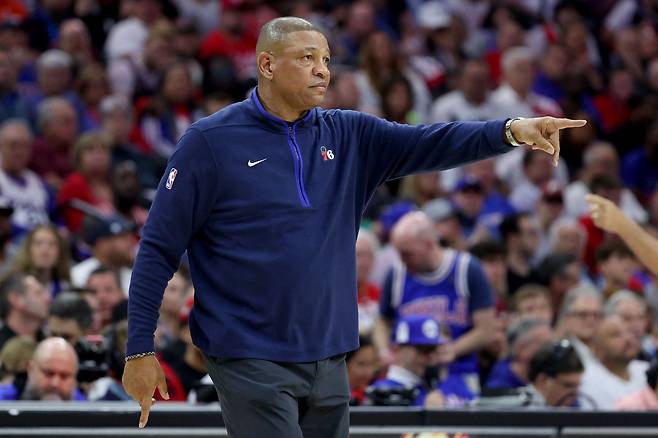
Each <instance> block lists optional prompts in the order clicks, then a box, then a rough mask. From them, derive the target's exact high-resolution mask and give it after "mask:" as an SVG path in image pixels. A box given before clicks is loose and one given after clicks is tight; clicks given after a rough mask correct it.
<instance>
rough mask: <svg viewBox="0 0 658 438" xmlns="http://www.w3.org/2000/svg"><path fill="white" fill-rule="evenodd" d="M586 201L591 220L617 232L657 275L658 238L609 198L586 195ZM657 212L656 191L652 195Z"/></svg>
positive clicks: (657, 196) (657, 194)
mask: <svg viewBox="0 0 658 438" xmlns="http://www.w3.org/2000/svg"><path fill="white" fill-rule="evenodd" d="M587 202H588V204H589V208H590V210H591V212H592V220H593V222H594V223H595V224H596V225H597V226H600V227H601V228H603V229H604V230H606V231H609V232H612V233H617V234H619V235H620V237H621V238H622V239H623V241H624V242H626V244H627V245H629V246H630V247H631V249H632V250H633V253H634V254H635V255H636V256H637V257H638V258H639V259H640V260H641V261H642V263H643V264H644V265H645V266H646V267H647V268H648V269H649V270H650V271H651V272H652V273H653V274H654V275H658V263H657V262H656V260H657V259H656V253H658V240H656V239H655V238H654V237H652V236H650V235H649V234H648V233H647V232H645V231H644V230H643V229H642V228H641V227H640V226H638V224H636V223H635V222H633V221H632V220H630V219H629V218H627V217H626V216H624V215H623V213H622V212H621V211H620V210H619V209H618V208H617V207H616V206H615V205H614V204H613V203H612V202H610V201H609V200H606V199H604V198H601V197H600V196H588V197H587ZM654 202H655V205H656V211H657V212H658V191H657V192H656V194H655V195H654Z"/></svg>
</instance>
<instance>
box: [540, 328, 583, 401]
mask: <svg viewBox="0 0 658 438" xmlns="http://www.w3.org/2000/svg"><path fill="white" fill-rule="evenodd" d="M528 379H529V380H530V383H531V386H530V388H531V394H533V396H534V397H533V398H532V405H534V406H573V405H574V403H576V397H577V394H578V388H579V386H580V385H581V382H582V379H583V364H582V363H581V361H580V359H579V358H578V354H577V353H576V350H575V349H574V347H573V345H571V343H570V342H569V341H568V340H564V339H563V340H561V341H557V342H553V343H548V344H546V345H544V346H543V347H542V348H540V349H539V350H538V351H537V352H536V353H535V354H534V356H533V357H532V359H531V361H530V369H529V372H528Z"/></svg>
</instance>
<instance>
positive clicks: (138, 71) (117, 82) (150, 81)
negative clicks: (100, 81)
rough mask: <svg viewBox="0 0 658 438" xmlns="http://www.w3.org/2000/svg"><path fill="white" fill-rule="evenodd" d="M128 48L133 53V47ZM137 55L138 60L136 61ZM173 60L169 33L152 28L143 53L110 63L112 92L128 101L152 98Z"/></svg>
mask: <svg viewBox="0 0 658 438" xmlns="http://www.w3.org/2000/svg"><path fill="white" fill-rule="evenodd" d="M140 1H141V0H140ZM147 1H152V0H147ZM129 44H132V42H130V43H129ZM126 49H128V50H132V48H131V47H126ZM134 56H137V58H136V59H133V57H134ZM174 60H175V58H174V53H173V51H172V38H171V34H170V32H162V31H157V32H156V30H155V29H153V30H152V31H151V32H150V33H149V34H148V37H147V38H146V42H145V44H144V50H143V51H141V50H140V51H137V52H135V53H133V54H131V55H130V56H129V57H119V58H117V59H115V60H113V61H111V62H110V63H109V67H108V70H107V74H108V78H109V80H110V88H111V90H112V93H113V94H118V95H122V96H125V97H126V98H129V99H132V98H133V97H139V96H145V95H146V96H150V95H152V94H153V93H155V92H156V90H157V88H158V82H159V80H160V76H161V74H162V72H163V71H164V69H165V68H166V67H167V66H168V65H169V64H171V63H172V62H173V61H174Z"/></svg>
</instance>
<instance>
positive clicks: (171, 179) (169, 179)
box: [165, 167, 178, 190]
mask: <svg viewBox="0 0 658 438" xmlns="http://www.w3.org/2000/svg"><path fill="white" fill-rule="evenodd" d="M177 174H178V171H177V170H176V168H175V167H172V168H171V170H170V171H169V176H168V177H167V184H165V187H166V188H167V189H168V190H171V188H172V187H173V186H174V180H175V179H176V175H177Z"/></svg>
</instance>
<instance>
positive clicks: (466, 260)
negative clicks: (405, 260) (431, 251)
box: [380, 249, 493, 374]
mask: <svg viewBox="0 0 658 438" xmlns="http://www.w3.org/2000/svg"><path fill="white" fill-rule="evenodd" d="M492 305H493V297H492V293H491V289H490V287H489V284H488V282H487V280H486V278H485V276H484V272H483V271H482V268H481V266H480V263H479V261H478V260H477V259H476V258H475V257H473V256H472V255H471V254H469V253H466V252H458V251H455V250H453V249H444V250H443V260H442V262H441V265H440V266H439V267H438V269H436V270H435V271H433V272H429V273H427V274H410V273H408V272H407V271H406V269H405V267H404V266H403V265H402V264H399V265H397V266H395V267H394V268H393V269H392V270H391V272H390V273H389V275H388V278H387V280H386V282H385V284H384V289H383V291H382V296H381V301H380V312H381V314H382V316H384V317H385V318H387V319H389V320H391V321H395V320H396V319H397V318H398V317H400V316H408V315H427V316H431V317H432V318H434V319H435V320H436V321H438V322H439V323H441V324H445V325H446V326H447V327H448V328H449V329H450V335H451V337H452V339H457V338H459V337H460V336H462V335H463V334H464V333H466V332H468V331H470V330H471V329H472V328H473V324H472V318H471V315H472V314H473V312H474V311H476V310H479V309H485V308H489V307H491V306H492ZM477 371H478V367H477V360H476V356H475V354H474V353H471V354H467V355H464V356H462V357H459V358H457V360H455V362H454V363H452V364H451V366H450V373H451V374H466V373H476V372H477Z"/></svg>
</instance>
